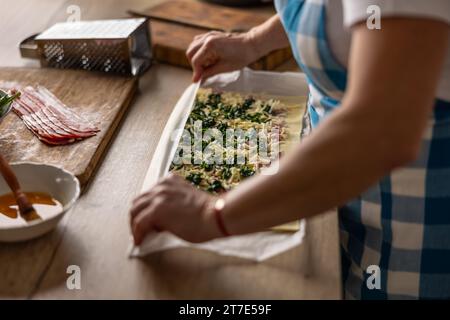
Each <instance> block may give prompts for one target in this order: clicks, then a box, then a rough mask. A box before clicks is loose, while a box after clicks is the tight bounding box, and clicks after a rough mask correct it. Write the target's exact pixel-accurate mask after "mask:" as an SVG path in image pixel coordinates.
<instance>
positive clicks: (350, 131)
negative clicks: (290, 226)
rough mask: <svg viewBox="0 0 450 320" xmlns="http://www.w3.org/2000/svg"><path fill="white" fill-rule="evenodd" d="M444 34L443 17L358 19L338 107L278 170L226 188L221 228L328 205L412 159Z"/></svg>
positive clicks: (248, 228) (253, 227) (261, 225)
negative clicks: (376, 23) (373, 27)
mask: <svg viewBox="0 0 450 320" xmlns="http://www.w3.org/2000/svg"><path fill="white" fill-rule="evenodd" d="M447 39H448V28H446V27H445V26H444V25H443V24H440V23H437V22H430V21H423V20H408V21H405V20H396V19H393V20H388V21H385V22H384V28H383V32H382V33H377V32H371V31H370V30H368V29H367V28H366V27H365V25H363V24H362V25H359V26H358V27H357V28H355V29H354V31H353V38H352V51H351V55H350V65H349V70H350V76H349V83H348V89H347V92H346V95H345V98H344V99H343V102H342V105H341V106H340V107H339V110H336V111H334V112H333V114H332V115H330V116H329V117H328V118H327V119H325V120H324V121H323V123H322V124H321V125H320V126H319V127H318V128H317V129H316V130H315V132H313V133H312V134H311V136H310V137H308V138H306V139H305V141H304V142H303V143H301V144H300V145H298V146H297V147H296V149H295V150H293V151H292V152H291V153H290V154H288V155H286V157H285V158H284V159H282V160H281V161H280V166H279V170H278V173H276V174H275V175H271V176H258V177H255V178H253V179H251V180H249V181H247V182H245V183H243V184H242V185H241V186H240V187H239V188H237V189H235V190H233V191H231V192H230V193H228V194H227V195H226V196H225V202H226V205H225V208H224V210H223V217H224V222H225V225H226V227H227V228H228V229H229V230H228V231H229V232H230V233H231V234H243V233H249V232H255V231H260V230H264V229H265V228H268V227H271V226H275V225H278V224H281V223H285V222H288V221H293V220H296V219H299V218H305V217H309V216H311V215H314V214H318V213H320V212H323V211H325V210H328V209H331V208H334V207H336V206H338V205H341V204H343V203H345V202H346V201H348V200H349V199H351V198H353V197H355V196H357V195H358V194H360V193H361V192H363V191H364V190H366V189H367V188H368V187H370V186H371V185H372V184H374V183H376V182H377V181H378V180H379V179H380V178H382V177H383V176H384V175H386V174H387V173H389V172H390V171H391V170H392V169H393V168H396V167H398V166H402V165H404V164H405V163H407V162H409V161H412V160H413V159H414V158H415V157H416V155H417V153H418V151H419V150H420V145H421V144H420V142H421V137H422V134H423V132H424V131H425V128H426V125H427V121H428V117H429V114H430V112H431V107H432V105H433V101H434V94H435V89H436V87H437V83H438V80H439V75H440V70H441V68H442V65H443V63H444V61H445V52H446V50H447V43H448V40H447ZM419 44H420V45H421V46H420V48H421V49H420V50H418V49H417V47H418V46H419ZM393 47H395V48H396V50H395V51H392V50H391V48H393ZM427 47H433V48H434V49H435V50H433V53H430V52H429V50H427ZM386 52H389V54H386ZM431 55H432V56H431ZM399 66H402V69H399V68H400V67H399ZM411 69H414V70H415V72H414V73H412V74H411V73H408V74H407V75H406V73H405V72H404V70H411Z"/></svg>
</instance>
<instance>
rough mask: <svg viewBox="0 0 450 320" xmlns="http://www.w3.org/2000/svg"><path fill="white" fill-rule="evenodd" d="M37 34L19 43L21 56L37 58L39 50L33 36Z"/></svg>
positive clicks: (35, 35)
mask: <svg viewBox="0 0 450 320" xmlns="http://www.w3.org/2000/svg"><path fill="white" fill-rule="evenodd" d="M37 35H38V34H34V35H32V36H30V37H28V38H26V39H25V40H23V41H22V42H20V44H19V48H20V55H21V56H22V58H31V59H39V58H40V55H39V50H38V45H37V44H36V41H35V38H36V37H37Z"/></svg>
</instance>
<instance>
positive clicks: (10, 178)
mask: <svg viewBox="0 0 450 320" xmlns="http://www.w3.org/2000/svg"><path fill="white" fill-rule="evenodd" d="M0 172H1V174H2V175H3V178H5V181H6V183H7V184H8V186H9V187H10V188H11V190H12V192H13V194H14V197H15V198H16V202H17V206H18V207H19V213H20V215H21V216H22V217H24V218H25V220H29V219H28V218H30V220H32V219H34V218H36V217H38V215H37V213H36V210H35V209H34V207H33V205H32V204H31V203H30V201H29V200H28V198H27V196H26V195H25V193H24V192H23V191H22V189H21V188H20V184H19V181H18V180H17V177H16V175H15V174H14V172H13V170H12V168H11V166H10V165H9V163H8V161H6V159H5V158H4V157H3V156H2V155H1V154H0Z"/></svg>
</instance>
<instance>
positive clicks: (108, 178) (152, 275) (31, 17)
mask: <svg viewBox="0 0 450 320" xmlns="http://www.w3.org/2000/svg"><path fill="white" fill-rule="evenodd" d="M159 1H160V0H159ZM156 2H157V1H155V0H127V1H121V0H107V1H105V0H96V1H92V0H78V1H76V0H32V1H30V0H4V1H2V5H3V7H6V8H7V9H8V14H7V15H3V17H2V19H0V30H3V33H2V36H1V37H0V65H2V66H36V64H35V63H34V62H32V61H29V60H24V59H21V58H20V55H19V51H18V48H17V45H18V43H19V41H20V40H22V39H24V38H25V37H27V36H29V35H31V34H33V33H37V32H39V31H42V30H43V29H45V28H46V27H48V26H50V25H52V24H53V23H55V22H60V21H65V20H66V19H67V17H68V13H67V8H68V7H69V6H70V5H78V6H79V7H80V8H81V18H82V19H86V20H87V19H102V18H117V17H124V16H126V13H125V12H126V10H127V9H130V8H133V9H141V8H144V7H146V6H148V5H150V4H152V3H156ZM262 10H271V9H270V8H265V9H262ZM291 67H292V63H290V64H289V63H288V64H287V66H285V67H284V68H285V69H286V68H287V69H290V68H291ZM190 77H191V73H190V72H189V71H188V70H184V69H179V68H175V67H171V66H167V65H154V66H153V67H152V69H151V70H150V71H149V72H148V73H146V74H145V75H144V76H143V77H142V79H141V81H140V93H139V94H138V96H137V98H136V101H135V103H134V104H133V105H132V107H131V108H130V110H129V112H128V114H127V115H126V118H125V120H124V121H123V123H122V124H121V127H120V130H119V133H118V134H117V136H116V137H115V139H114V141H113V143H112V145H111V147H110V149H109V151H108V152H107V154H106V156H105V158H104V160H103V163H102V165H101V166H100V169H99V170H98V172H97V173H96V176H95V177H94V179H93V181H92V183H91V184H90V186H89V187H88V189H87V191H86V192H85V194H84V195H83V196H82V197H81V198H80V200H79V201H78V203H77V204H76V205H75V207H74V208H73V209H72V210H71V211H70V212H69V213H68V214H67V215H66V216H65V217H64V219H63V221H62V222H61V223H60V224H59V226H58V228H57V229H56V230H55V231H53V232H51V233H50V234H47V235H45V236H43V237H41V238H39V239H36V240H33V241H30V242H26V243H18V244H0V298H20V299H23V298H32V299H47V298H64V299H80V298H87V299H90V298H106V299H116V298H121V299H122V298H123V299H178V298H180V299H259V298H262V299H271V298H272V299H322V298H323V299H336V298H340V297H341V294H340V292H341V291H340V290H341V285H340V280H339V277H340V267H339V251H338V232H337V217H336V214H335V213H329V214H326V215H322V216H319V217H317V218H314V219H311V220H309V221H308V224H307V236H306V238H305V242H304V244H302V245H301V246H300V247H297V248H295V249H292V250H290V251H288V252H286V253H283V254H281V255H279V256H277V257H275V258H272V259H270V260H268V261H266V262H263V263H254V262H249V261H246V260H242V259H237V258H230V257H220V256H217V255H215V254H212V253H208V252H202V251H196V250H192V249H178V250H171V251H167V252H161V253H157V254H153V255H150V256H149V257H147V258H145V259H141V260H140V259H131V260H130V259H128V258H127V255H126V253H127V247H128V245H129V237H130V234H129V229H128V209H129V205H130V202H131V200H132V199H133V197H135V196H136V195H137V194H138V192H139V190H140V186H141V184H142V181H143V178H144V173H145V172H146V170H147V167H148V165H149V163H150V160H151V158H152V155H153V152H154V150H155V147H156V144H157V142H158V139H159V137H160V135H161V132H162V130H163V128H164V125H165V122H166V120H167V119H168V117H169V114H170V112H171V110H172V108H173V106H174V105H175V102H176V101H177V99H178V98H179V96H180V95H181V93H182V92H183V90H184V89H185V88H186V87H187V86H188V84H189V83H190ZM72 264H74V265H78V266H80V268H81V286H82V288H81V290H68V289H67V287H66V280H67V277H68V274H67V273H66V269H67V267H68V265H72Z"/></svg>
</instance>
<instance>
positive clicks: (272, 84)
mask: <svg viewBox="0 0 450 320" xmlns="http://www.w3.org/2000/svg"><path fill="white" fill-rule="evenodd" d="M201 86H202V87H205V88H207V87H214V88H220V89H223V90H224V91H237V92H243V93H255V94H256V93H258V94H260V93H264V94H268V95H276V96H287V97H289V96H290V97H298V96H303V97H305V96H307V95H308V86H307V82H306V78H305V76H304V75H303V74H302V73H296V72H284V73H277V72H265V71H252V70H250V69H247V68H245V69H242V70H240V71H235V72H230V73H224V74H220V75H217V76H215V77H212V78H210V79H208V80H207V81H206V82H205V83H203V84H202V85H201ZM198 88H199V84H192V85H190V86H189V87H188V88H187V89H186V91H185V92H184V93H183V95H182V96H181V98H180V100H179V101H178V103H177V104H176V106H175V108H174V110H173V111H172V114H171V116H170V118H169V121H168V122H167V125H166V127H165V128H164V132H163V134H162V136H161V140H160V141H159V143H158V146H157V148H156V151H155V155H154V156H153V159H152V162H151V164H150V167H149V169H148V171H147V174H146V177H145V179H144V183H143V186H142V191H144V190H148V189H149V188H150V187H151V186H153V185H154V184H155V183H156V182H157V181H158V180H159V179H160V178H161V177H163V176H164V175H166V174H167V172H168V169H169V166H170V162H171V161H172V159H173V156H174V154H175V151H176V148H177V146H178V141H179V139H180V136H181V132H182V129H183V128H184V125H185V123H186V121H187V118H188V116H189V113H190V111H191V109H192V106H193V102H194V99H195V95H196V92H197V90H198ZM304 235H305V222H304V221H301V223H300V228H299V230H298V231H296V232H294V233H287V232H274V231H266V232H258V233H253V234H249V235H243V236H234V237H230V238H226V239H216V240H212V241H208V242H205V243H201V244H193V243H189V242H186V241H184V240H182V239H180V238H178V237H176V236H174V235H172V234H170V233H168V232H160V233H151V234H149V235H147V237H146V238H145V240H144V242H143V243H142V245H141V246H139V247H136V246H134V245H133V244H131V245H130V250H129V255H130V257H141V256H144V255H147V254H150V253H152V252H157V251H163V250H168V249H173V248H182V247H191V248H196V249H201V250H208V251H213V252H216V253H218V254H220V255H228V256H236V257H241V258H246V259H251V260H255V261H263V260H265V259H268V258H271V257H273V256H275V255H277V254H280V253H282V252H284V251H287V250H289V249H291V248H293V247H295V246H298V245H300V244H301V243H302V240H303V237H304Z"/></svg>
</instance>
